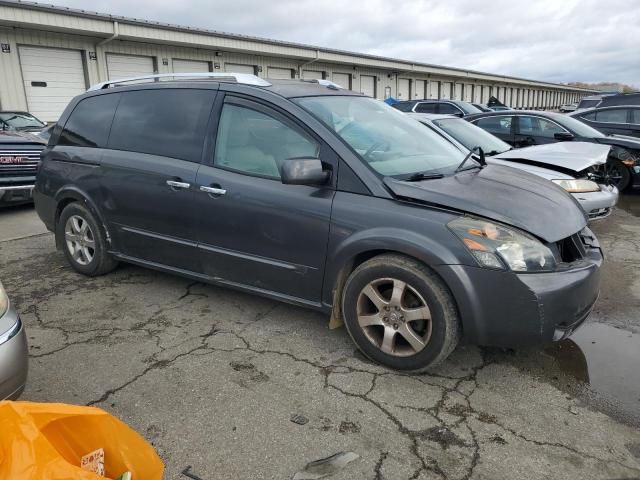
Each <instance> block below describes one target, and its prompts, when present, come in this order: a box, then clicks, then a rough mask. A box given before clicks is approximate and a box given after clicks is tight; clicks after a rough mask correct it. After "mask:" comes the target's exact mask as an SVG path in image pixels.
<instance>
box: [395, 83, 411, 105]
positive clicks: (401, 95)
mask: <svg viewBox="0 0 640 480" xmlns="http://www.w3.org/2000/svg"><path fill="white" fill-rule="evenodd" d="M410 86H411V81H410V80H409V79H408V78H399V79H398V93H397V94H396V98H397V99H398V100H411V92H410V88H411V87H410Z"/></svg>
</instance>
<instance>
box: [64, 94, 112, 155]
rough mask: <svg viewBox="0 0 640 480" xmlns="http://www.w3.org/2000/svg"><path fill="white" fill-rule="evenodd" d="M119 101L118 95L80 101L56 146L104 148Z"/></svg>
mask: <svg viewBox="0 0 640 480" xmlns="http://www.w3.org/2000/svg"><path fill="white" fill-rule="evenodd" d="M119 100H120V94H119V93H110V94H106V95H98V96H95V97H89V98H85V99H84V100H81V101H80V103H78V105H76V107H75V108H74V109H73V112H71V115H70V116H69V118H68V120H67V122H66V123H65V125H64V128H63V129H62V132H61V133H60V138H59V139H58V145H69V146H74V147H94V148H95V147H99V148H102V147H105V146H106V144H107V140H108V138H109V130H110V128H111V123H112V121H113V115H114V114H115V111H116V107H117V106H118V101H119Z"/></svg>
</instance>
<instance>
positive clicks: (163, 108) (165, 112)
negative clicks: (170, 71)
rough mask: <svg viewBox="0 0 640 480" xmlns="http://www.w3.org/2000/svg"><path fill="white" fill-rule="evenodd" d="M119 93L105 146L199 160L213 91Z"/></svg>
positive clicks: (178, 90)
mask: <svg viewBox="0 0 640 480" xmlns="http://www.w3.org/2000/svg"><path fill="white" fill-rule="evenodd" d="M121 95H122V99H121V101H120V104H119V105H118V109H117V111H116V115H115V118H114V120H113V126H112V128H111V135H110V137H109V148H112V149H115V150H126V151H132V152H139V153H148V154H152V155H162V156H165V157H172V158H178V159H181V160H187V161H190V162H199V161H200V158H201V155H202V148H203V145H204V137H205V130H206V128H207V121H208V119H209V114H210V113H211V108H212V106H213V100H214V99H215V92H214V91H210V90H195V89H164V88H163V89H157V90H140V91H134V92H123V93H122V94H121Z"/></svg>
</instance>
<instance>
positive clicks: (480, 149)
mask: <svg viewBox="0 0 640 480" xmlns="http://www.w3.org/2000/svg"><path fill="white" fill-rule="evenodd" d="M476 150H477V151H478V154H479V155H480V160H479V162H478V163H480V167H484V166H485V165H486V164H487V162H486V160H485V159H484V152H483V151H482V148H480V147H473V148H472V149H471V150H469V153H467V156H466V157H464V159H463V160H462V161H461V162H460V165H458V168H456V169H455V171H454V172H453V173H454V174H455V173H458V172H459V171H460V170H462V167H463V166H464V164H465V163H467V160H469V159H470V158H471V155H473V153H474V152H475V151H476Z"/></svg>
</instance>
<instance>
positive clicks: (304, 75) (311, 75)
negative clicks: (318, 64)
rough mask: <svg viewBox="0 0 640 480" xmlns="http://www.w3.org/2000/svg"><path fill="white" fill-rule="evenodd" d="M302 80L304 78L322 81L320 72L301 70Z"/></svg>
mask: <svg viewBox="0 0 640 480" xmlns="http://www.w3.org/2000/svg"><path fill="white" fill-rule="evenodd" d="M302 78H304V79H305V80H322V79H323V76H322V72H318V71H315V70H303V71H302Z"/></svg>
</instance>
